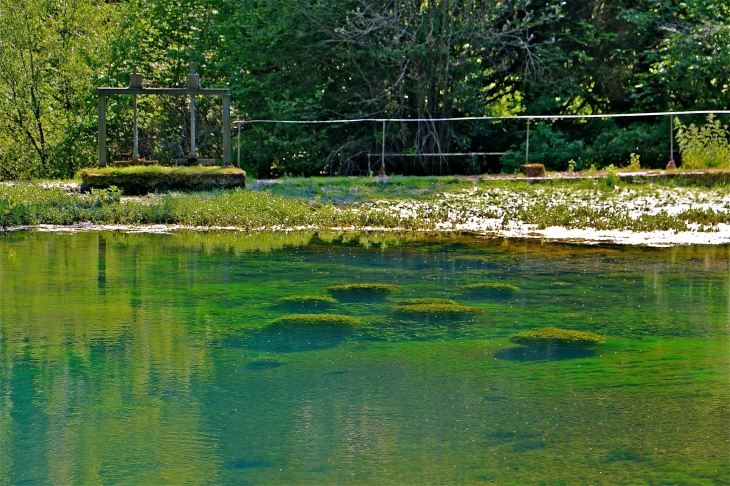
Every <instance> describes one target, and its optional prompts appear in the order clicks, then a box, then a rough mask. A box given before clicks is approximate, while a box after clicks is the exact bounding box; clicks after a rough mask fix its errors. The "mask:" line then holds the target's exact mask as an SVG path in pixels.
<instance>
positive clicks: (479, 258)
mask: <svg viewBox="0 0 730 486" xmlns="http://www.w3.org/2000/svg"><path fill="white" fill-rule="evenodd" d="M451 261H453V262H472V263H487V262H493V261H494V257H491V256H485V255H457V256H455V257H453V258H452V259H451Z"/></svg>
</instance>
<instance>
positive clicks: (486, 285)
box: [459, 282, 520, 292]
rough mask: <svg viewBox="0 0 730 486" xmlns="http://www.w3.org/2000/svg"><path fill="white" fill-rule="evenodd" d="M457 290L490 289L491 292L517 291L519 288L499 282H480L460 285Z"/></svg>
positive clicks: (475, 290) (474, 290) (476, 290)
mask: <svg viewBox="0 0 730 486" xmlns="http://www.w3.org/2000/svg"><path fill="white" fill-rule="evenodd" d="M459 290H463V291H466V292H478V291H482V290H483V291H492V292H518V291H519V290H520V288H519V287H517V286H516V285H512V284H508V283H501V282H480V283H473V284H467V285H462V286H461V287H459Z"/></svg>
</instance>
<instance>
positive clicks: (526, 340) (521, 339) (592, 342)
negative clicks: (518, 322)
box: [509, 327, 606, 346]
mask: <svg viewBox="0 0 730 486" xmlns="http://www.w3.org/2000/svg"><path fill="white" fill-rule="evenodd" d="M509 340H510V341H512V342H513V343H517V344H521V345H523V346H548V345H551V344H558V345H562V346H596V345H599V344H604V343H605V342H606V338H605V337H603V336H600V335H598V334H596V333H593V332H587V331H571V330H568V329H558V328H556V327H538V328H536V329H532V330H530V331H525V332H520V333H517V334H513V335H512V336H510V338H509Z"/></svg>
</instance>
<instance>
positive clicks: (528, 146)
mask: <svg viewBox="0 0 730 486" xmlns="http://www.w3.org/2000/svg"><path fill="white" fill-rule="evenodd" d="M529 163H530V119H529V118H528V119H527V144H526V145H525V164H529Z"/></svg>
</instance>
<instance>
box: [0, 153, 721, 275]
mask: <svg viewBox="0 0 730 486" xmlns="http://www.w3.org/2000/svg"><path fill="white" fill-rule="evenodd" d="M101 170H104V171H119V172H125V171H159V170H178V171H203V172H215V171H221V170H222V169H220V168H215V167H212V168H211V167H192V168H188V167H180V168H169V167H160V166H136V167H125V168H107V169H101ZM225 170H234V169H225ZM250 187H251V188H252V189H253V190H226V191H221V190H219V191H211V192H188V193H181V192H175V193H168V194H161V195H156V196H143V197H138V198H133V199H125V200H122V199H121V198H122V196H123V194H122V193H121V192H120V191H119V190H116V189H114V188H112V189H108V190H95V191H93V192H92V193H91V194H79V193H70V192H66V191H65V190H64V189H62V188H59V187H50V188H46V187H43V186H42V185H40V184H20V185H14V186H7V185H4V184H3V185H0V226H2V227H10V226H23V225H37V224H56V225H68V224H73V223H79V222H91V223H98V224H127V225H143V224H177V225H186V226H206V227H209V226H223V227H227V226H230V227H236V228H239V229H244V230H271V229H284V228H286V229H291V228H297V227H305V228H316V229H335V228H352V229H356V230H357V229H363V228H366V227H369V228H383V229H398V230H406V231H409V230H429V229H433V228H435V227H436V225H437V224H439V223H442V222H447V221H448V222H451V223H455V224H456V223H466V222H468V221H470V220H473V219H486V218H490V219H496V220H498V221H501V224H502V225H508V224H509V223H511V222H520V223H524V224H533V225H535V226H536V228H537V229H543V228H547V227H550V226H561V227H565V228H588V227H590V228H595V229H597V230H615V229H620V230H632V231H654V230H674V231H687V230H690V229H692V230H694V231H714V230H715V229H716V228H717V225H718V224H720V223H730V204H728V203H727V202H726V196H727V194H728V192H730V188H728V187H716V188H711V189H708V188H698V187H693V188H677V187H674V186H672V185H671V181H670V182H663V183H657V184H628V183H625V182H622V181H619V182H615V183H614V182H611V183H610V184H609V183H608V182H606V181H604V180H601V179H598V180H580V181H570V182H566V181H559V180H553V181H549V182H546V183H543V184H534V185H533V184H529V183H527V182H524V181H507V180H501V181H495V180H490V181H480V182H478V183H476V184H475V179H473V178H472V179H467V178H455V177H425V178H418V177H390V178H388V179H386V180H380V179H375V178H367V177H362V178H354V177H333V178H311V179H304V178H296V179H283V180H281V181H277V183H267V184H264V183H263V182H261V181H259V182H254V183H252V184H251V185H250ZM687 197H690V198H691V199H692V202H693V205H692V206H691V207H690V206H686V207H685V209H684V210H682V211H680V212H679V214H675V213H674V212H671V211H668V210H665V209H664V206H665V205H668V204H671V203H672V201H673V200H677V201H678V200H681V199H682V198H685V199H686V198H687ZM647 198H650V199H652V200H653V201H655V202H654V203H652V204H654V207H653V208H648V209H653V210H651V211H650V210H648V209H647V210H645V209H643V204H644V203H643V202H642V201H644V200H646V199H647ZM694 202H697V203H698V204H696V205H695V204H694ZM707 202H709V203H711V204H710V207H705V206H700V205H699V204H706V203H707ZM401 207H403V208H406V209H405V210H402V209H400V208H401ZM637 210H638V212H637ZM633 213H636V214H633ZM485 258H486V257H485ZM482 259H483V258H482V257H479V256H469V255H464V256H455V257H454V260H455V261H459V260H471V261H474V262H479V261H482Z"/></svg>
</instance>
